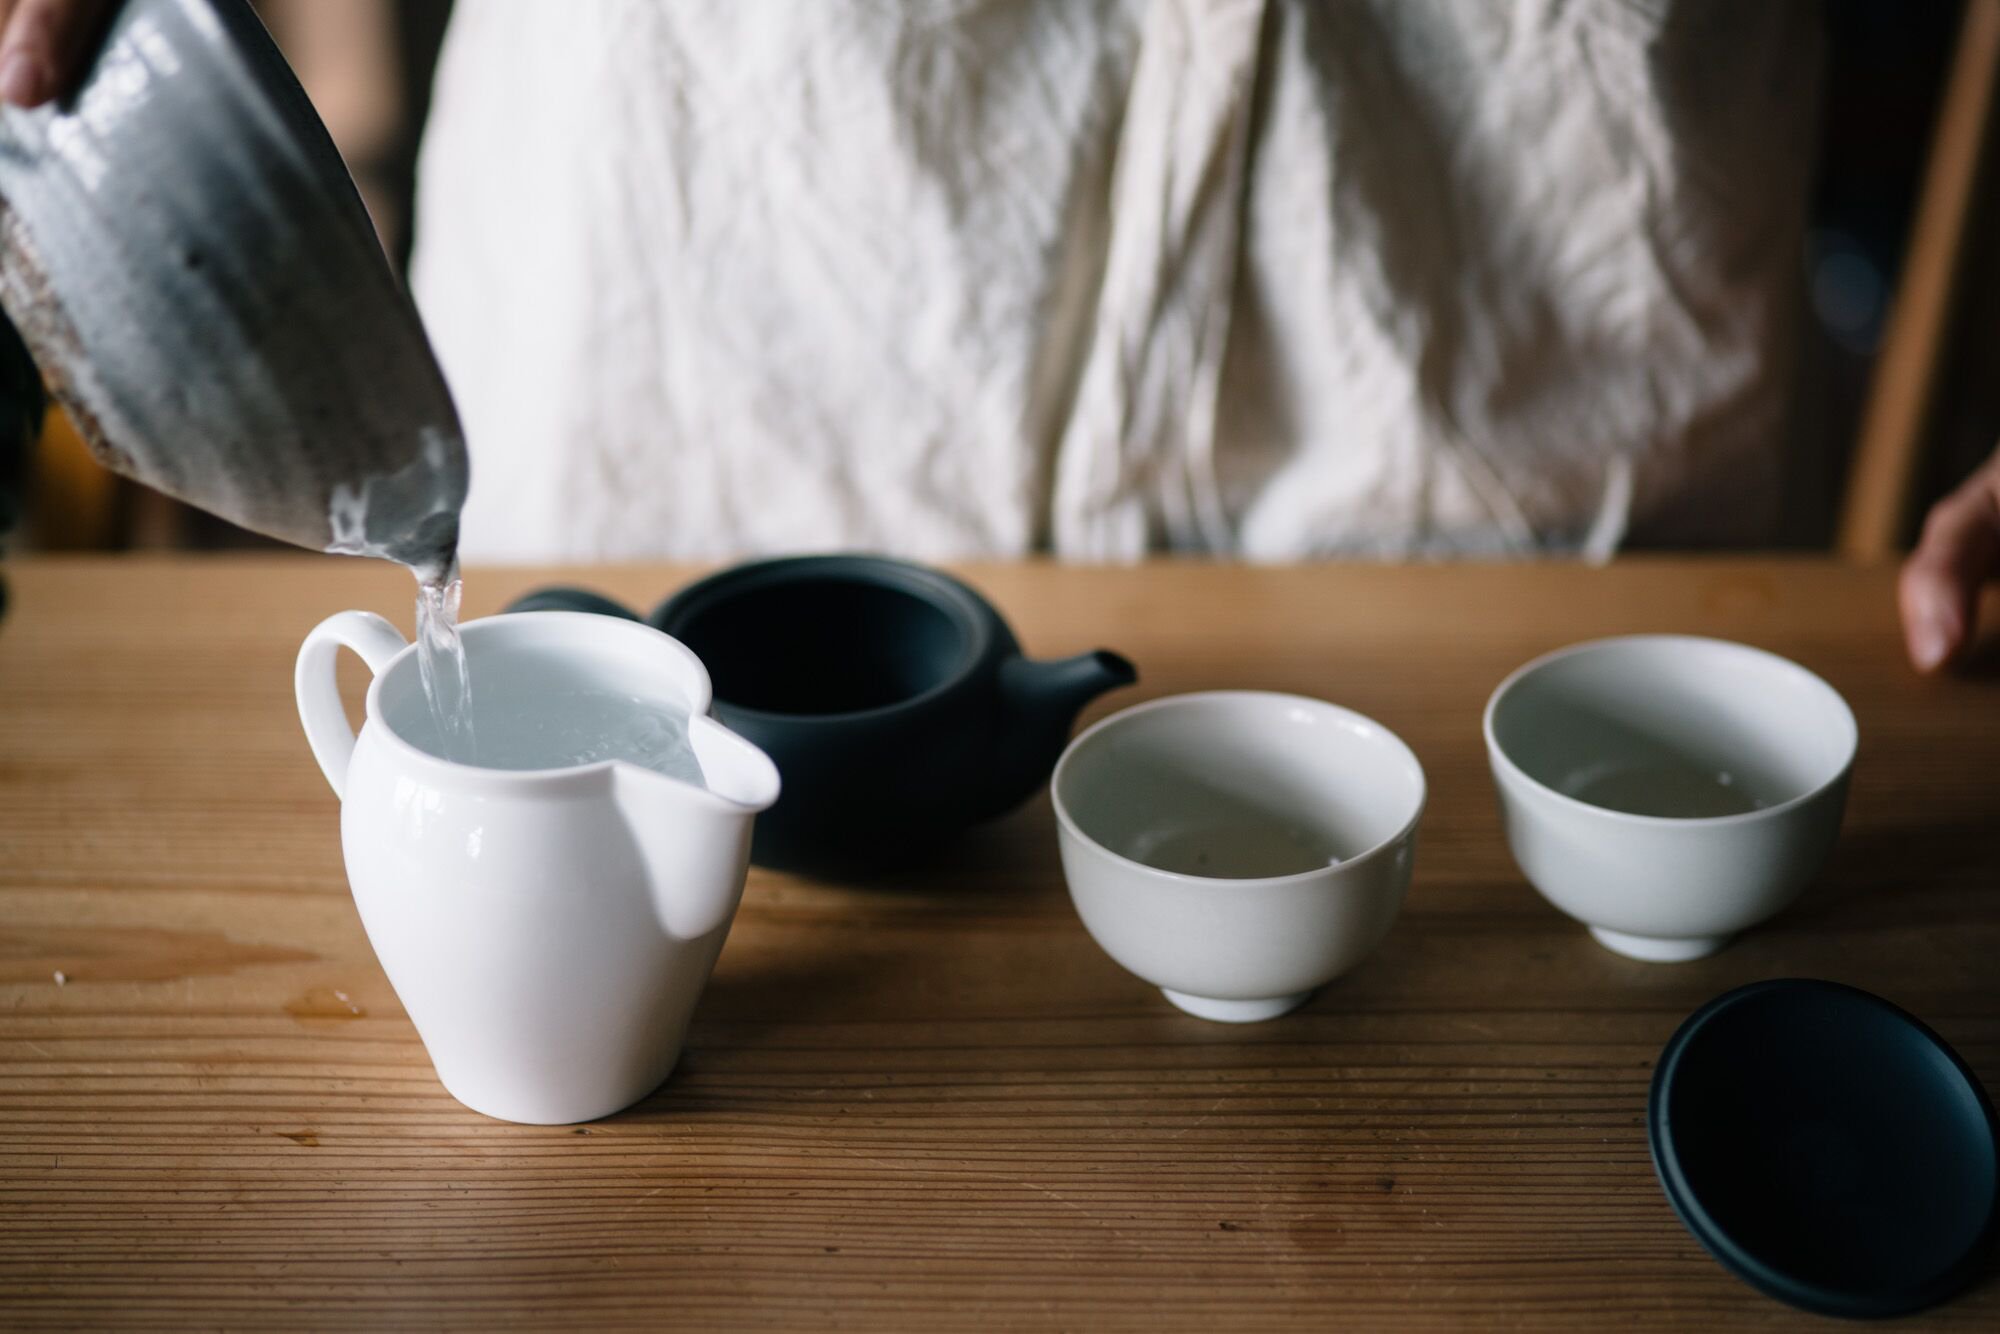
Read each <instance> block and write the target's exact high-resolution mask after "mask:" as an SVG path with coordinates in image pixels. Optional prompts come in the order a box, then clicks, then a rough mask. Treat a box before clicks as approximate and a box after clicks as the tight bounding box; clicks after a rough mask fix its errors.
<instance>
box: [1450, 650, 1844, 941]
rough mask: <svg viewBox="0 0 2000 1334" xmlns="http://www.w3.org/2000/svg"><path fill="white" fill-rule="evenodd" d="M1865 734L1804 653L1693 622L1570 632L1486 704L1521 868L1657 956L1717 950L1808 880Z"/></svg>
mask: <svg viewBox="0 0 2000 1334" xmlns="http://www.w3.org/2000/svg"><path fill="white" fill-rule="evenodd" d="M1856 737H1857V734H1856V730H1855V724H1854V715H1853V713H1852V712H1850V711H1849V709H1848V707H1847V704H1846V702H1845V701H1843V700H1842V699H1841V698H1840V696H1839V694H1838V693H1837V692H1835V691H1834V689H1833V687H1831V686H1829V685H1827V683H1826V682H1824V681H1822V680H1821V679H1820V678H1819V677H1817V676H1815V675H1813V674H1812V673H1811V672H1809V671H1807V670H1806V669H1805V668H1803V667H1800V666H1798V665H1797V664H1796V663H1792V662H1788V661H1786V660H1785V659H1783V658H1780V657H1777V656H1775V655H1773V654H1770V653H1765V652H1763V651H1762V650H1760V649H1753V648H1750V647H1748V646H1746V645H1742V644H1732V643H1728V642H1726V641H1723V640H1718V639H1700V638H1694V637H1689V636H1681V635H1639V636H1632V637H1628V638H1622V639H1605V640H1597V641H1594V642H1592V643H1587V644H1578V645H1575V646H1573V647H1571V648H1567V649H1563V650H1561V651H1559V652H1557V653H1553V654H1550V655H1549V656H1547V657H1545V658H1541V659H1538V660H1536V661H1535V662H1532V663H1529V664H1528V665H1527V666H1526V667H1523V668H1521V669H1520V670H1519V671H1517V672H1515V673H1514V674H1513V675H1512V676H1510V677H1508V678H1507V680H1506V681H1505V682H1503V683H1502V684H1501V686H1500V688H1499V689H1498V690H1496V691H1495V692H1494V693H1493V698H1492V700H1491V701H1490V702H1489V703H1488V704H1487V707H1486V745H1487V752H1488V756H1489V758H1490V760H1491V762H1492V767H1493V777H1494V782H1495V783H1496V784H1497V786H1498V787H1499V791H1500V808H1501V813H1502V815H1503V817H1504V819H1505V821H1506V827H1507V841H1508V844H1509V846H1510V847H1512V849H1513V852H1514V859H1515V860H1516V861H1517V862H1518V863H1519V864H1520V867H1521V871H1522V873H1523V874H1524V875H1526V876H1527V878H1528V880H1529V882H1530V883H1532V884H1533V885H1534V886H1535V888H1536V889H1538V890H1540V891H1541V893H1542V894H1543V896H1544V897H1546V898H1547V899H1548V900H1549V901H1550V902H1551V903H1553V904H1555V906H1556V907H1558V908H1560V909H1562V910H1563V911H1564V912H1566V913H1568V914H1569V915H1570V916H1572V917H1574V918H1576V919H1577V920H1579V921H1581V922H1584V923H1587V924H1588V925H1589V926H1590V929H1591V933H1592V934H1593V935H1594V936H1596V937H1597V939H1598V940H1599V941H1601V942H1602V943H1603V944H1604V945H1606V946H1607V947H1609V948H1611V949H1613V950H1616V951H1618V952H1619V953H1621V954H1628V955H1631V956H1632V957H1634V958H1640V959H1650V960H1656V961H1673V960H1681V959H1694V958H1699V957H1701V956H1702V955H1705V954H1708V953H1711V952H1712V951H1714V950H1716V949H1718V948H1720V947H1721V946H1722V945H1723V944H1724V943H1726V942H1727V941H1728V939H1729V937H1730V936H1731V935H1733V934H1735V933H1736V932H1738V931H1741V930H1743V929H1744V928H1745V927H1748V926H1751V925H1754V924H1755V923H1757V922H1761V921H1763V920H1764V919H1765V918H1767V917H1769V916H1771V915H1772V914H1773V913H1775V912H1777V911H1779V910H1780V909H1781V908H1783V907H1784V906H1785V905H1786V904H1788V903H1790V902H1791V901H1792V900H1793V899H1794V898H1796V897H1797V896H1798V894H1799V892H1800V891H1801V890H1803V889H1804V888H1805V886H1806V884H1807V883H1808V882H1809V881H1810V880H1811V879H1812V877H1813V875H1814V874H1816V873H1817V872H1818V870H1819V868H1820V866H1821V865H1822V864H1823V863H1824V862H1825V860H1826V857H1827V854H1828V853H1829V852H1830V851H1831V850H1832V848H1833V843H1834V839H1835V836H1836V835H1837V834H1838V832H1839V829H1840V817H1841V812H1842V809H1843V807H1844V804H1845V802H1846V796H1847V776H1848V770H1849V767H1850V766H1851V765H1852V763H1853V759H1854V750H1855V742H1856Z"/></svg>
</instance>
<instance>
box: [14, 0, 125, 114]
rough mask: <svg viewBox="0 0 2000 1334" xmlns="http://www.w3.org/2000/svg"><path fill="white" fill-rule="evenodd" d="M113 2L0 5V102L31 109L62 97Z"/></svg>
mask: <svg viewBox="0 0 2000 1334" xmlns="http://www.w3.org/2000/svg"><path fill="white" fill-rule="evenodd" d="M116 3H117V0H0V101H5V102H11V103H13V104H14V105H15V106H17V107H35V106H40V105H41V104H42V103H44V102H46V101H48V100H50V99H51V98H55V97H60V96H62V95H63V94H64V93H67V92H68V91H69V90H70V89H71V88H73V87H74V86H75V85H76V81H77V79H78V77H79V76H81V75H82V73H83V65H84V62H85V61H86V60H88V59H89V58H90V54H91V49H92V44H93V43H94V42H96V40H97V38H98V36H99V34H101V33H102V32H103V31H104V21H105V19H107V18H109V17H110V15H111V10H112V7H113V5H115V4H116Z"/></svg>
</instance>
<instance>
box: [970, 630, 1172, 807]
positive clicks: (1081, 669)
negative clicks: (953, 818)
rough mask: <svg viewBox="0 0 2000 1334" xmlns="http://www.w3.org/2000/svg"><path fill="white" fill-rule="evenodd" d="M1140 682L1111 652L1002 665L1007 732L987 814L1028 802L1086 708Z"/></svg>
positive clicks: (1022, 660)
mask: <svg viewBox="0 0 2000 1334" xmlns="http://www.w3.org/2000/svg"><path fill="white" fill-rule="evenodd" d="M1138 679H1139V673H1138V671H1137V670H1136V669H1134V668H1133V666H1132V664H1131V663H1130V662H1128V661H1126V660H1125V659H1124V658H1123V657H1121V656H1119V655H1118V654H1116V653H1113V652H1111V651H1109V650H1108V649H1098V650H1097V651H1096V652H1094V653H1079V654H1078V655H1077V656H1076V657H1074V658H1060V659H1058V660H1056V661H1054V662H1031V661H1030V660H1028V659H1027V658H1010V659H1009V660H1007V661H1006V662H1004V663H1002V664H1001V665H1000V695H1001V700H1002V716H1003V719H1004V730H1003V732H1002V737H1001V742H1000V746H1001V754H1000V755H999V756H998V757H997V758H998V760H999V763H998V764H996V765H995V770H994V772H995V779H996V786H995V789H994V790H993V791H991V792H990V793H989V794H988V795H989V800H988V801H987V803H986V808H987V809H986V813H987V814H990V815H991V814H998V813H1000V812H1001V811H1004V810H1008V809H1010V808H1011V807H1013V806H1016V805H1018V804H1020V803H1021V802H1022V801H1025V800H1026V799H1027V798H1028V796H1029V795H1030V794H1032V793H1033V792H1034V791H1035V789H1036V788H1038V787H1040V786H1041V785H1042V783H1043V782H1044V781H1045V780H1046V779H1047V778H1048V776H1049V770H1050V769H1052V768H1054V767H1055V763H1056V759H1057V757H1058V756H1060V755H1061V754H1062V749H1063V747H1064V746H1065V745H1067V744H1068V743H1069V729H1070V724H1071V723H1074V722H1075V721H1076V715H1077V714H1079V713H1081V712H1083V706H1084V705H1086V704H1088V703H1090V701H1092V700H1094V699H1096V698H1097V697H1098V696H1099V695H1101V694H1103V693H1104V692H1105V691H1107V690H1115V689H1117V688H1118V687H1120V686H1129V685H1131V684H1133V683H1134V682H1136V681H1137V680H1138Z"/></svg>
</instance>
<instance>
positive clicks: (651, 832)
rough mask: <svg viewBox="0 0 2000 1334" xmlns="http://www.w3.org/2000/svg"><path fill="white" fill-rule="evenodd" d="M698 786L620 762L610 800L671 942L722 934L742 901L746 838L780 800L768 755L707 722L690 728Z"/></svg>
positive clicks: (693, 720)
mask: <svg viewBox="0 0 2000 1334" xmlns="http://www.w3.org/2000/svg"><path fill="white" fill-rule="evenodd" d="M688 741H689V743H690V744H691V745H692V747H693V749H694V753H695V758H696V759H697V760H699V761H700V763H701V769H702V783H701V784H699V785H697V784H694V783H690V782H686V781H683V780H681V779H678V778H669V777H667V776H666V775H664V774H658V773H654V772H653V771H651V770H649V769H642V768H640V767H639V766H638V765H635V764H626V763H623V762H620V763H617V764H614V765H612V766H611V795H612V799H613V801H614V802H616V804H617V806H618V810H619V813H620V814H621V815H622V816H623V817H624V822H625V825H626V828H627V829H628V831H629V832H630V833H631V836H632V841H633V844H634V846H635V848H636V850H637V853H638V856H639V860H640V862H641V863H642V865H643V868H644V871H645V876H646V882H647V886H648V888H649V889H650V890H651V892H652V897H653V907H654V912H655V914H656V915H657V916H658V918H659V921H660V924H661V925H662V926H663V927H664V928H665V929H666V931H667V932H668V934H670V935H672V936H674V937H675V938H676V939H680V940H693V939H696V938H698V937H701V936H705V935H707V934H709V933H710V932H712V931H715V930H718V929H721V928H724V927H727V926H728V925H729V921H730V918H731V917H733V916H734V915H735V912H736V904H737V901H738V900H739V899H740V898H741V897H742V895H743V878H744V874H745V872H746V871H747V870H748V868H749V864H750V831H751V828H752V825H753V823H754V822H755V820H756V817H757V813H758V812H759V811H763V810H766V809H768V808H769V807H770V806H771V804H772V803H773V802H775V801H776V800H777V799H778V770H777V766H776V765H774V764H772V763H771V759H770V757H769V756H768V755H766V754H764V752H763V751H761V750H759V749H758V748H757V747H755V746H753V745H751V744H750V743H749V742H748V741H745V740H744V739H743V738H741V737H739V736H737V735H736V734H735V733H733V732H730V731H729V730H728V729H726V728H724V727H723V726H722V725H721V724H720V723H717V722H716V721H715V720H713V719H711V718H690V719H689V720H688Z"/></svg>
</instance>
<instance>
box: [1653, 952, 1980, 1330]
mask: <svg viewBox="0 0 2000 1334" xmlns="http://www.w3.org/2000/svg"><path fill="white" fill-rule="evenodd" d="M1647 1112H1648V1114H1647V1134H1648V1139H1649V1140H1650V1142H1651V1145H1652V1153H1653V1166H1654V1170H1655V1171H1656V1172H1657V1173H1658V1174H1659V1179H1660V1184H1661V1185H1662V1187H1664V1188H1665V1190H1666V1194H1667V1199H1668V1200H1669V1202H1671V1203H1672V1205H1673V1208H1674V1212H1675V1213H1676V1214H1678V1215H1679V1216H1680V1220H1681V1222H1682V1223H1684V1224H1686V1225H1687V1228H1688V1230H1689V1231H1690V1232H1692V1233H1694V1235H1695V1238H1696V1239H1697V1240H1698V1241H1700V1242H1701V1244H1702V1245H1703V1246H1704V1247H1706V1248H1707V1249H1708V1251H1709V1253H1710V1254H1711V1255H1713V1256H1715V1258H1716V1259H1717V1260H1719V1261H1721V1262H1722V1263H1723V1265H1725V1266H1726V1267H1727V1268H1729V1269H1730V1270H1731V1271H1733V1272H1734V1273H1735V1274H1736V1275H1737V1276H1738V1277H1739V1278H1742V1279H1743V1280H1745V1281H1746V1282H1748V1283H1750V1284H1751V1285H1752V1286H1753V1287H1756V1288H1758V1289H1760V1290H1761V1291H1763V1292H1765V1293H1767V1294H1768V1295H1770V1296H1773V1297H1776V1298H1778V1299H1779V1300H1780V1301H1784V1302H1789V1303H1790V1304H1792V1305H1794V1306H1798V1307H1802V1308H1804V1309H1806V1310H1809V1311H1817V1312H1820V1313H1822V1314H1826V1315H1836V1316H1848V1317H1883V1316H1893V1315H1903V1314H1906V1313H1908V1312H1911V1311H1917V1310H1920V1309H1922V1308H1924V1307H1927V1306H1931V1305H1934V1304H1936V1303H1938V1302H1941V1301H1944V1300H1945V1299H1947V1298H1949V1297H1951V1296H1953V1295H1955V1294H1956V1293H1957V1292H1958V1291H1959V1290H1960V1289H1962V1288H1963V1287H1965V1286H1966V1284H1968V1283H1969V1282H1970V1281H1971V1280H1972V1279H1973V1278H1974V1277H1976V1276H1977V1274H1978V1273H1979V1271H1980V1268H1981V1265H1982V1263H1983V1260H1984V1256H1985V1254H1986V1251H1987V1249H1988V1247H1989V1246H1990V1244H1991V1243H1992V1241H1993V1237H1994V1232H1995V1222H1996V1203H2000V1165H1997V1164H1996V1156H1995V1124H1994V1115H1993V1107H1992V1104H1991V1103H1990V1102H1988V1101H1987V1098H1986V1093H1985V1090H1983V1089H1982V1088H1981V1087H1980V1085H1979V1081H1978V1079H1977V1078H1976V1077H1975V1076H1974V1075H1973V1073H1972V1071H1971V1069H1970V1068H1968V1067H1967V1066H1966V1064H1965V1062H1964V1061H1962V1060H1960V1059H1959V1056H1958V1054H1957V1053H1956V1052H1954V1051H1953V1050H1952V1049H1951V1048H1950V1047H1949V1046H1948V1045H1947V1044H1946V1043H1945V1041H1944V1039H1942V1038H1940V1037H1939V1036H1938V1035H1937V1034H1936V1033H1933V1032H1932V1031H1931V1030H1930V1029H1929V1028H1927V1027H1925V1025H1924V1024H1923V1023H1921V1022H1920V1021H1919V1020H1917V1019H1916V1018H1915V1017H1913V1016H1912V1015H1910V1014H1908V1013H1906V1012H1905V1011H1903V1010H1901V1009H1898V1008H1897V1007H1896V1006H1894V1005H1892V1004H1890V1003H1889V1002H1888V1001H1885V1000H1883V999H1882V998H1881V997H1879V996H1873V995H1870V994H1869V993H1867V992H1865V991H1858V990H1856V989H1855V988H1853V987H1847V986H1841V985H1839V984H1838V983H1834V982H1823V981H1815V980H1811V979H1804V978H1787V979H1781V980H1774V981H1768V982H1756V983H1752V984H1751V985H1749V986H1745V987H1739V988H1737V989H1736V990H1734V991H1731V992H1728V993H1726V994H1725V995H1722V996H1719V997H1717V998H1716V999H1714V1000H1712V1001H1710V1002H1709V1003H1708V1004H1706V1005H1704V1006H1703V1007H1702V1008H1701V1009H1699V1010H1697V1011H1695V1013H1694V1014H1693V1015H1692V1016H1690V1017H1689V1018H1688V1020H1687V1021H1686V1022H1685V1023H1683V1024H1682V1025H1681V1027H1680V1029H1679V1031H1678V1032H1676V1033H1675V1034H1674V1036H1673V1038H1672V1039H1671V1040H1670V1041H1669V1042H1668V1043H1667V1045H1666V1048H1665V1050H1664V1051H1663V1052H1662V1053H1661V1056H1660V1063H1659V1066H1658V1068H1657V1070H1655V1072H1654V1075H1653V1084H1652V1092H1651V1096H1650V1099H1649V1102H1648V1108H1647Z"/></svg>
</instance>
